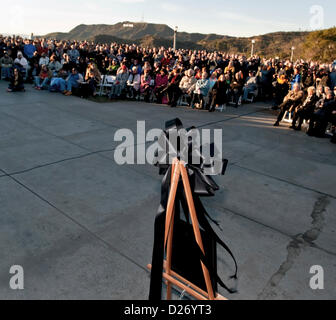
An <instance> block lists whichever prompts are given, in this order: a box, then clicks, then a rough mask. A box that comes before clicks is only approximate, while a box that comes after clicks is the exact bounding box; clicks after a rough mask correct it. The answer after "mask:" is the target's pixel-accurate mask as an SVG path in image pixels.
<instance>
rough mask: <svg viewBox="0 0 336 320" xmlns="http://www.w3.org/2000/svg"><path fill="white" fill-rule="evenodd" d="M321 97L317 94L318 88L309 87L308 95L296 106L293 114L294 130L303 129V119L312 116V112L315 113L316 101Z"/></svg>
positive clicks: (292, 127)
mask: <svg viewBox="0 0 336 320" xmlns="http://www.w3.org/2000/svg"><path fill="white" fill-rule="evenodd" d="M318 100H319V98H318V97H317V96H316V90H315V87H309V88H308V96H307V98H306V99H305V101H304V102H303V104H302V105H300V106H298V107H296V109H295V111H294V115H293V122H292V126H291V127H290V128H291V129H294V130H298V131H300V130H301V126H302V123H303V120H308V119H310V118H311V116H312V114H313V113H314V109H315V106H316V103H317V102H318ZM298 120H299V124H298V126H296V123H297V121H298Z"/></svg>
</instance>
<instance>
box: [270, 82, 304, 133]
mask: <svg viewBox="0 0 336 320" xmlns="http://www.w3.org/2000/svg"><path fill="white" fill-rule="evenodd" d="M302 98H303V91H302V90H301V88H300V84H298V83H295V84H294V87H293V90H291V91H290V92H289V93H288V94H287V96H286V97H285V99H284V101H283V103H282V104H281V105H280V113H279V115H278V118H277V121H276V122H275V123H274V126H275V127H278V126H279V125H280V122H281V120H282V119H283V117H284V115H285V113H286V111H291V109H295V108H296V107H297V106H298V105H300V103H301V101H302Z"/></svg>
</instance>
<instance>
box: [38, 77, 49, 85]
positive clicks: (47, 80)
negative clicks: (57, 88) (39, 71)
mask: <svg viewBox="0 0 336 320" xmlns="http://www.w3.org/2000/svg"><path fill="white" fill-rule="evenodd" d="M41 82H42V83H41ZM48 82H49V79H48V78H45V79H44V80H42V79H41V78H40V77H35V86H36V87H39V88H47V87H48Z"/></svg>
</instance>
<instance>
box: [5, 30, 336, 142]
mask: <svg viewBox="0 0 336 320" xmlns="http://www.w3.org/2000/svg"><path fill="white" fill-rule="evenodd" d="M0 68H1V78H2V79H4V80H5V81H9V84H8V89H7V91H8V92H15V91H24V90H25V89H24V88H25V84H26V83H32V84H33V86H34V88H35V89H36V90H49V91H50V92H60V93H62V94H64V95H67V96H69V95H72V94H74V95H78V96H80V97H89V96H95V95H97V94H99V92H100V91H99V90H100V89H101V84H102V79H104V76H112V78H113V82H111V83H110V86H109V88H110V90H109V92H107V95H108V97H109V98H110V99H139V98H140V97H141V98H142V99H144V101H146V102H154V101H155V102H156V103H159V104H168V105H170V106H171V107H176V106H177V105H178V104H179V103H180V102H181V100H183V101H184V102H185V103H186V105H187V106H188V107H190V108H196V109H203V110H208V111H209V112H214V111H215V110H216V108H218V107H222V106H224V105H232V106H233V107H236V108H237V107H238V106H240V105H242V104H244V103H246V102H251V101H253V100H254V99H256V98H258V99H261V100H263V101H265V100H269V101H272V103H273V107H272V108H273V109H274V110H278V109H279V110H280V112H279V116H278V118H277V121H276V122H275V124H274V125H275V126H279V125H280V122H281V121H282V119H283V117H284V115H285V114H286V112H290V113H291V114H293V117H292V119H293V122H292V126H291V128H292V129H294V130H301V128H302V124H303V123H304V121H306V123H309V127H308V129H307V134H309V135H314V136H319V137H320V136H324V135H325V132H326V128H327V126H328V125H330V123H331V124H332V125H333V126H335V124H336V61H335V62H333V63H330V64H321V63H317V62H312V61H303V60H298V61H296V62H291V61H289V60H282V59H279V58H272V59H265V58H264V59H261V58H260V57H257V56H253V57H250V58H247V57H245V56H243V55H232V54H228V53H224V52H219V51H214V52H210V51H207V50H185V49H178V50H173V49H165V48H163V47H161V48H147V47H146V48H145V47H140V46H137V45H126V44H117V43H112V44H97V43H93V42H87V41H80V42H79V41H57V40H54V39H38V38H36V39H34V40H30V39H22V38H20V37H14V36H13V37H3V36H0ZM332 141H335V134H334V137H333V138H332Z"/></svg>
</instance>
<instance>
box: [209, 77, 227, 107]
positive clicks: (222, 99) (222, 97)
mask: <svg viewBox="0 0 336 320" xmlns="http://www.w3.org/2000/svg"><path fill="white" fill-rule="evenodd" d="M229 88H230V76H229V75H227V76H225V75H224V74H222V75H221V76H220V77H219V79H218V81H217V82H216V83H215V85H214V87H213V88H212V102H211V107H210V109H209V112H214V111H215V109H216V106H221V105H224V104H226V103H227V101H228V100H227V91H228V89H229Z"/></svg>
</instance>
